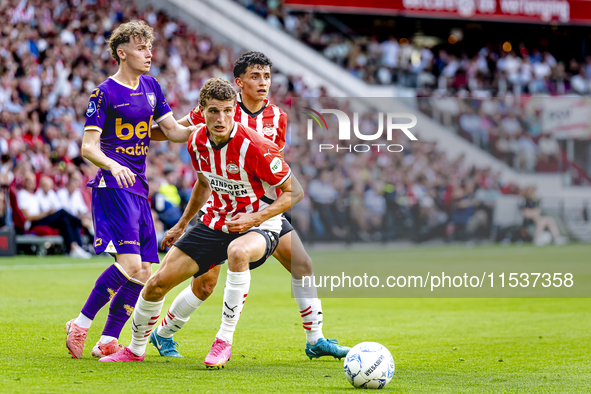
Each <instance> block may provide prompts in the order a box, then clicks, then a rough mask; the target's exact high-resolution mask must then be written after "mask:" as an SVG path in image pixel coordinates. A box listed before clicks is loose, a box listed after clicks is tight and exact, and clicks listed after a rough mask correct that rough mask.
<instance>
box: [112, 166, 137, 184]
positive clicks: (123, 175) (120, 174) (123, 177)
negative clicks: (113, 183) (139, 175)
mask: <svg viewBox="0 0 591 394" xmlns="http://www.w3.org/2000/svg"><path fill="white" fill-rule="evenodd" d="M111 174H113V176H114V177H115V179H116V180H117V184H118V185H119V187H129V186H133V184H134V183H135V174H134V173H133V172H131V170H130V169H129V168H127V167H124V166H122V165H116V166H114V167H112V168H111Z"/></svg>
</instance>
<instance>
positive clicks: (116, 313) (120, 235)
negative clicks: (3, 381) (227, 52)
mask: <svg viewBox="0 0 591 394" xmlns="http://www.w3.org/2000/svg"><path fill="white" fill-rule="evenodd" d="M153 40H154V36H153V30H152V28H151V27H150V26H148V25H147V24H146V23H145V22H143V21H131V22H128V23H124V24H122V25H121V26H119V27H118V28H117V29H116V30H115V31H114V32H113V34H112V35H111V38H110V40H109V46H110V48H111V54H112V56H113V58H114V59H115V60H116V61H117V63H118V64H119V70H118V71H117V73H116V74H115V75H113V76H112V77H110V78H108V79H107V80H106V81H104V82H103V83H101V84H100V85H99V86H98V87H97V88H96V89H94V90H93V91H92V94H91V95H90V102H89V103H88V109H87V111H86V124H85V126H84V139H83V142H82V154H83V156H84V157H85V158H87V159H88V160H90V161H91V162H92V163H94V164H95V165H96V166H98V167H99V170H98V171H97V174H96V176H95V178H94V179H93V180H91V181H90V182H88V184H87V186H89V187H91V188H93V190H92V217H93V222H94V229H95V238H94V248H95V251H96V253H99V254H100V253H103V252H108V253H111V254H112V255H114V256H115V264H113V265H111V266H110V267H109V268H107V269H106V270H105V271H104V272H103V273H102V274H101V275H100V276H99V278H98V279H97V281H96V283H95V286H94V288H93V289H92V291H91V293H90V296H89V297H88V300H87V301H86V304H85V305H84V307H83V308H82V311H81V312H80V315H79V316H78V317H77V318H75V319H72V320H70V321H69V322H68V323H67V324H66V332H67V338H66V346H67V347H68V351H69V352H70V354H71V355H72V357H73V358H81V357H82V351H83V348H84V341H85V340H86V334H87V332H88V329H89V328H90V325H91V323H92V320H93V319H94V317H95V316H96V314H97V312H98V311H99V310H100V309H101V308H102V307H103V306H105V305H106V304H107V302H109V300H110V301H111V305H110V308H109V317H108V319H107V323H106V324H105V328H104V330H103V334H102V336H101V338H100V340H99V342H98V343H97V344H96V346H95V347H94V348H93V350H92V355H93V356H94V357H103V356H106V355H109V354H112V353H115V352H116V351H118V350H119V348H120V347H119V345H118V344H117V340H118V338H119V334H120V333H121V330H122V329H123V326H124V325H125V323H126V322H127V320H128V319H129V317H130V316H131V314H132V313H133V310H134V307H135V304H136V302H137V299H138V297H139V294H140V291H141V290H142V288H143V286H144V283H145V282H146V280H148V278H149V277H150V275H151V274H152V268H151V263H158V262H159V260H158V248H157V244H156V242H157V241H156V233H155V230H154V223H153V221H152V214H151V211H150V205H149V203H148V181H147V179H146V175H145V170H146V154H147V153H148V150H149V145H150V139H151V137H152V135H151V127H152V122H153V121H155V122H156V123H158V125H159V126H160V131H161V132H162V134H163V135H164V136H165V137H166V138H167V139H169V140H171V141H175V142H176V141H187V139H188V137H189V135H190V134H191V132H192V131H193V130H195V129H196V128H195V127H193V126H191V127H183V126H180V125H179V124H178V123H177V122H176V121H175V119H174V118H173V117H172V116H171V115H172V110H171V109H170V107H169V105H168V103H167V102H166V100H165V98H164V95H163V93H162V89H161V88H160V85H159V84H158V81H156V79H155V78H153V77H150V76H147V75H143V74H144V73H147V72H148V71H150V65H151V59H152V53H151V48H152V42H153ZM99 140H100V147H99V146H97V142H99Z"/></svg>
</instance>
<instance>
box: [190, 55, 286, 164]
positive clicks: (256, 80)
mask: <svg viewBox="0 0 591 394" xmlns="http://www.w3.org/2000/svg"><path fill="white" fill-rule="evenodd" d="M253 57H254V59H253ZM257 57H260V59H257ZM241 60H243V61H242V62H241ZM253 60H254V61H258V62H260V63H262V64H254V65H253V64H251V63H252V62H253ZM241 63H243V64H241ZM265 63H268V64H265ZM270 63H271V62H270V60H268V59H267V57H266V56H265V55H263V54H262V53H260V52H247V53H246V54H245V55H243V56H242V57H241V58H240V59H238V61H237V62H236V64H237V66H238V68H237V69H236V68H235V71H234V75H235V76H236V73H240V74H238V76H236V84H238V86H239V87H240V89H241V93H239V94H238V99H237V103H236V113H235V115H234V120H235V121H236V122H240V123H241V124H243V125H245V126H248V127H250V128H252V129H254V130H256V131H257V132H259V133H260V134H261V135H263V136H264V137H265V138H267V139H268V140H270V141H271V142H273V143H274V144H275V145H276V146H277V148H278V149H279V152H283V149H285V134H286V130H287V114H286V113H285V112H284V111H283V110H282V109H281V108H279V107H278V106H276V105H275V104H271V103H270V102H269V99H268V98H267V95H268V93H269V87H270V86H271V64H270ZM245 66H246V68H245ZM204 122H205V121H204V119H203V116H202V115H201V112H200V111H199V107H195V108H194V109H193V110H192V111H191V112H190V113H189V114H188V115H187V116H186V117H184V118H183V119H181V121H180V122H179V123H181V124H185V125H187V126H189V125H192V126H196V125H199V124H202V123H204Z"/></svg>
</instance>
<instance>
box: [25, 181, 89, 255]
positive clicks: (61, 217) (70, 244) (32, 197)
mask: <svg viewBox="0 0 591 394" xmlns="http://www.w3.org/2000/svg"><path fill="white" fill-rule="evenodd" d="M24 183H25V188H24V189H22V190H20V191H19V192H18V194H17V199H18V206H19V209H20V211H21V212H22V213H23V215H24V216H25V219H26V220H27V223H26V224H25V229H26V230H28V229H30V228H33V227H35V226H49V227H52V228H56V229H58V230H59V232H60V235H61V236H62V237H64V241H65V246H66V250H67V251H69V252H70V256H72V257H78V258H84V259H89V258H90V253H88V252H87V251H85V250H84V249H82V240H81V238H80V229H81V227H82V222H81V221H80V220H79V219H77V218H76V217H74V216H72V215H70V214H69V213H68V212H66V211H64V210H63V209H60V210H58V211H57V212H53V210H50V211H48V212H42V211H41V205H42V204H43V203H41V202H40V201H39V198H38V196H37V195H36V194H35V187H36V179H35V175H33V174H32V173H30V172H29V173H27V174H25V176H24Z"/></svg>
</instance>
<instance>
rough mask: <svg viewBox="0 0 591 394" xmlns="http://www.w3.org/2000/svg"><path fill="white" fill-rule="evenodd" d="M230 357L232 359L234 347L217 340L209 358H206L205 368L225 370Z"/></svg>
mask: <svg viewBox="0 0 591 394" xmlns="http://www.w3.org/2000/svg"><path fill="white" fill-rule="evenodd" d="M230 357H232V345H230V344H229V343H228V342H226V341H222V340H221V339H219V338H216V339H215V342H214V343H213V345H211V350H210V351H209V353H208V354H207V357H205V366H206V367H207V368H217V369H220V368H224V366H225V365H226V363H227V362H228V361H230Z"/></svg>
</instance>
